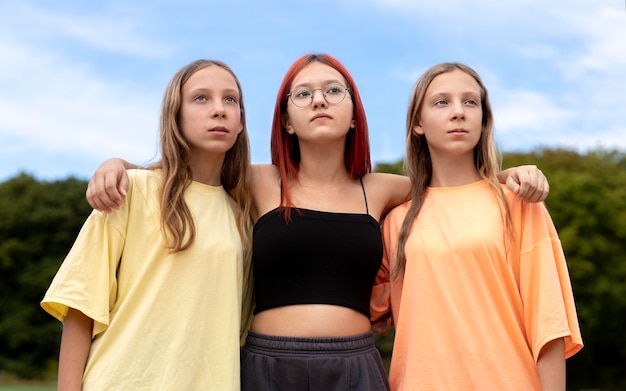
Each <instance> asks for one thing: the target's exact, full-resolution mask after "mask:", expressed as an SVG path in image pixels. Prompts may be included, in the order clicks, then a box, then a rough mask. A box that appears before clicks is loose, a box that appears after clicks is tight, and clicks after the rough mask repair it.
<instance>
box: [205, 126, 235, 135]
mask: <svg viewBox="0 0 626 391" xmlns="http://www.w3.org/2000/svg"><path fill="white" fill-rule="evenodd" d="M209 132H210V133H230V132H229V131H228V129H226V128H225V127H223V126H216V127H214V128H211V129H209Z"/></svg>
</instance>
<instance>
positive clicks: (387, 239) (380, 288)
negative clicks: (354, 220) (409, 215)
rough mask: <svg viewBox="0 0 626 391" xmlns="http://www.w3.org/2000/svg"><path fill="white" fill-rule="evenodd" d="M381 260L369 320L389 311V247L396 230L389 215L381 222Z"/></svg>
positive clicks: (393, 242) (392, 243)
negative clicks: (382, 246)
mask: <svg viewBox="0 0 626 391" xmlns="http://www.w3.org/2000/svg"><path fill="white" fill-rule="evenodd" d="M382 230H383V245H384V251H383V260H382V264H381V266H380V269H379V270H378V274H377V275H376V279H375V280H374V287H373V288H372V297H371V300H370V314H371V318H370V320H371V321H375V320H377V319H378V318H380V317H381V316H383V315H385V314H387V313H388V312H389V311H391V284H390V266H389V265H390V259H391V258H390V254H391V253H390V249H391V247H392V246H393V247H395V243H396V242H397V240H396V236H397V234H396V232H395V230H393V229H392V224H391V216H388V218H387V220H385V222H384V223H383V227H382Z"/></svg>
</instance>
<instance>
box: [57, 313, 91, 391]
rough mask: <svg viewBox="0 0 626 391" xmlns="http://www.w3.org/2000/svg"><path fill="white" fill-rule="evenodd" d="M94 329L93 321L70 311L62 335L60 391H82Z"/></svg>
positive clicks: (81, 314)
mask: <svg viewBox="0 0 626 391" xmlns="http://www.w3.org/2000/svg"><path fill="white" fill-rule="evenodd" d="M92 328H93V320H92V319H90V318H89V317H87V316H85V315H84V314H83V313H82V312H80V311H77V310H74V309H72V308H70V309H69V311H68V313H67V317H66V318H65V322H64V323H63V333H62V335H61V350H60V354H59V377H58V381H57V386H58V390H59V391H80V390H81V386H82V381H83V373H84V371H85V365H86V363H87V356H88V355H89V348H90V347H91V332H92Z"/></svg>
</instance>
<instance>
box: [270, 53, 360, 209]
mask: <svg viewBox="0 0 626 391" xmlns="http://www.w3.org/2000/svg"><path fill="white" fill-rule="evenodd" d="M313 62H319V63H322V64H325V65H328V66H329V67H331V68H333V69H335V70H337V71H338V72H339V73H340V74H341V75H342V76H343V78H344V79H346V83H347V87H348V88H349V89H350V96H351V98H352V103H353V105H354V113H353V118H354V124H355V126H354V129H350V131H349V132H348V135H347V138H346V146H345V150H344V161H345V165H346V169H347V170H348V171H349V172H350V175H352V177H353V178H355V179H356V178H361V177H362V176H363V175H365V174H367V173H369V172H371V171H372V163H371V160H370V147H369V137H368V133H367V118H366V117H365V109H364V108H363V102H362V101H361V95H360V94H359V90H358V89H357V87H356V84H355V83H354V79H353V78H352V76H351V75H350V72H348V70H347V69H346V67H345V66H344V65H343V64H342V63H341V62H339V60H337V59H336V58H334V57H333V56H331V55H329V54H323V53H322V54H306V55H304V56H302V57H300V58H299V59H297V60H296V61H295V62H294V63H293V64H292V65H291V67H289V69H288V70H287V73H286V74H285V77H284V78H283V81H282V83H281V84H280V88H279V89H278V95H277V96H276V105H275V106H274V119H273V121H272V136H271V152H272V164H274V165H275V166H276V167H278V169H279V171H280V177H281V187H282V199H281V205H282V206H285V207H287V208H288V209H289V208H290V207H291V198H290V197H289V189H288V186H287V184H288V183H289V181H290V180H293V179H294V178H296V177H297V175H298V169H299V165H300V145H299V143H298V138H297V137H296V136H295V135H291V134H289V133H287V129H286V128H285V126H284V125H283V118H284V116H285V115H286V114H287V99H288V97H287V94H288V93H289V91H291V84H292V83H293V80H294V79H295V78H296V76H297V75H298V74H299V73H300V71H302V69H304V68H305V67H306V66H307V65H309V64H311V63H313ZM287 215H288V212H287Z"/></svg>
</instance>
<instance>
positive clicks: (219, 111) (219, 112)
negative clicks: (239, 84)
mask: <svg viewBox="0 0 626 391" xmlns="http://www.w3.org/2000/svg"><path fill="white" fill-rule="evenodd" d="M224 115H226V109H225V108H224V102H222V101H221V100H216V101H215V103H214V104H213V118H219V117H223V116H224Z"/></svg>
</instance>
